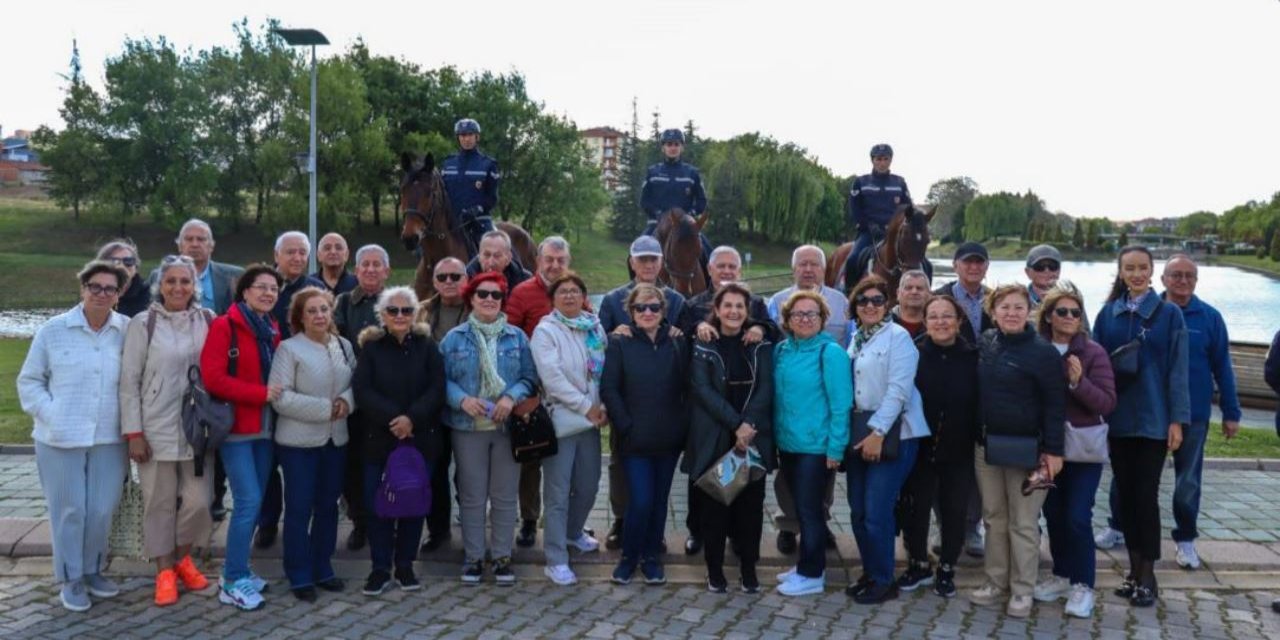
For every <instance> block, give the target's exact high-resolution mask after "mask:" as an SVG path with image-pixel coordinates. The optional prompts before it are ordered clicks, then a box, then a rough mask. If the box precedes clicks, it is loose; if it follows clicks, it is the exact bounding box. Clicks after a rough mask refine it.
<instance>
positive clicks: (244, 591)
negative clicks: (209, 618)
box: [218, 578, 263, 611]
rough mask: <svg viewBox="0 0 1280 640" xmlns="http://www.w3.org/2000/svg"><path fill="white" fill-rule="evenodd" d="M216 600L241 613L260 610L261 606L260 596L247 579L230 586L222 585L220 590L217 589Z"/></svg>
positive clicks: (241, 579)
mask: <svg viewBox="0 0 1280 640" xmlns="http://www.w3.org/2000/svg"><path fill="white" fill-rule="evenodd" d="M218 600H219V601H220V602H222V604H229V605H233V606H234V607H236V608H237V609H240V610H242V611H253V610H255V609H261V608H262V605H263V600H262V594H260V593H258V590H257V589H254V588H253V583H252V582H250V581H249V578H240V579H239V580H236V581H235V582H232V583H231V584H223V585H222V588H221V589H218Z"/></svg>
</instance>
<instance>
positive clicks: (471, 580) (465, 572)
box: [462, 560, 484, 584]
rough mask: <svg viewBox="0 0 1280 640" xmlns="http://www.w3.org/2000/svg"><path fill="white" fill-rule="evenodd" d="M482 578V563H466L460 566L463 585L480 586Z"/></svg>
mask: <svg viewBox="0 0 1280 640" xmlns="http://www.w3.org/2000/svg"><path fill="white" fill-rule="evenodd" d="M483 577H484V563H483V562H480V561H478V560H477V561H476V562H468V563H465V564H463V565H462V582H463V584H480V579H481V578H483Z"/></svg>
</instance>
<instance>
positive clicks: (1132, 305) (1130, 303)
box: [1124, 289, 1151, 313]
mask: <svg viewBox="0 0 1280 640" xmlns="http://www.w3.org/2000/svg"><path fill="white" fill-rule="evenodd" d="M1149 295H1151V289H1147V291H1146V293H1144V294H1142V295H1140V296H1138V297H1137V298H1134V297H1132V296H1130V295H1129V294H1127V293H1126V294H1124V308H1125V309H1127V310H1128V311H1129V313H1137V312H1138V307H1141V306H1142V303H1143V302H1144V301H1146V299H1147V296H1149Z"/></svg>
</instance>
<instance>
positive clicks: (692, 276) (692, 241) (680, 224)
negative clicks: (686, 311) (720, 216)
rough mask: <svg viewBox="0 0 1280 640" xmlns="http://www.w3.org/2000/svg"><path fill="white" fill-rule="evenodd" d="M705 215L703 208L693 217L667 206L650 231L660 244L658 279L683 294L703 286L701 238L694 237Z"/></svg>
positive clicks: (702, 223)
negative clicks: (660, 269)
mask: <svg viewBox="0 0 1280 640" xmlns="http://www.w3.org/2000/svg"><path fill="white" fill-rule="evenodd" d="M707 218H708V213H707V212H705V211H704V212H703V213H702V215H701V216H698V219H697V220H694V218H693V216H691V215H689V214H687V213H685V212H684V210H682V209H671V210H670V211H668V212H667V213H666V214H664V215H663V216H662V218H661V219H660V220H659V221H658V227H657V229H655V230H654V232H653V235H654V237H655V238H657V240H658V244H660V245H662V271H661V272H659V273H658V281H659V282H662V283H663V284H665V285H667V286H668V287H671V288H672V289H675V290H676V291H679V292H680V294H681V295H683V296H684V297H686V298H690V297H693V296H696V295H698V294H699V293H702V292H703V291H706V290H707V278H706V271H705V270H704V267H703V266H702V242H701V241H700V240H699V239H698V234H699V233H701V232H702V227H703V226H704V225H706V224H707Z"/></svg>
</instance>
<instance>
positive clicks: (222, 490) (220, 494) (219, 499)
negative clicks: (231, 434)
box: [213, 450, 227, 505]
mask: <svg viewBox="0 0 1280 640" xmlns="http://www.w3.org/2000/svg"><path fill="white" fill-rule="evenodd" d="M226 497H227V470H226V469H225V468H223V466H222V453H221V452H219V451H216V450H215V451H214V452H213V504H217V505H221V504H223V499H225V498H226Z"/></svg>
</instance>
